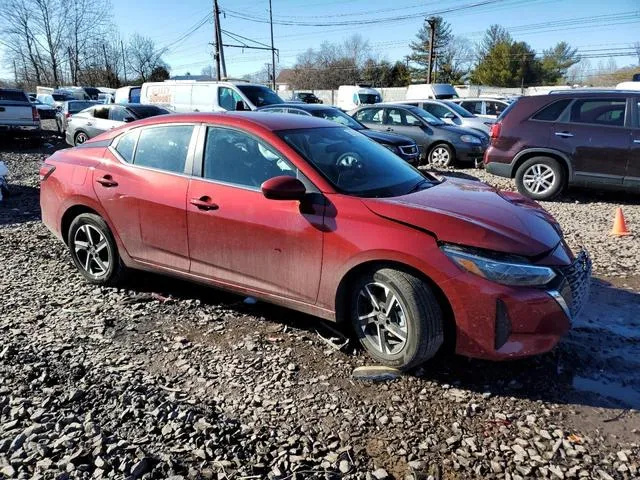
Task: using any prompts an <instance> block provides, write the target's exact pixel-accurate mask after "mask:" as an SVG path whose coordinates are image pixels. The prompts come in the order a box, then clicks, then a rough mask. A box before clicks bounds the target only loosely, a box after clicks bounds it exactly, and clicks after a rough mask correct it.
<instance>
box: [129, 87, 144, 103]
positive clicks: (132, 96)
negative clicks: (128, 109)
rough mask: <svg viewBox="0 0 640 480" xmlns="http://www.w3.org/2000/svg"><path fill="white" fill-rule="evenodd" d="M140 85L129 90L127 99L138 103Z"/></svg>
mask: <svg viewBox="0 0 640 480" xmlns="http://www.w3.org/2000/svg"><path fill="white" fill-rule="evenodd" d="M141 89H142V87H135V88H132V89H131V90H129V101H130V102H131V103H140V91H141Z"/></svg>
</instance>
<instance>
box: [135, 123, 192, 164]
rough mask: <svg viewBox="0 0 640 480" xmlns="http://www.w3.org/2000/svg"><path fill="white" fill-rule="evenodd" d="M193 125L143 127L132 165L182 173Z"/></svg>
mask: <svg viewBox="0 0 640 480" xmlns="http://www.w3.org/2000/svg"><path fill="white" fill-rule="evenodd" d="M192 134H193V125H170V126H162V127H150V128H145V129H144V130H142V131H141V132H140V138H139V139H138V145H137V147H136V153H135V157H134V160H133V163H134V165H138V166H141V167H149V168H156V169H158V170H165V171H167V172H174V173H184V167H185V164H186V161H187V153H188V151H189V144H190V143H191V136H192Z"/></svg>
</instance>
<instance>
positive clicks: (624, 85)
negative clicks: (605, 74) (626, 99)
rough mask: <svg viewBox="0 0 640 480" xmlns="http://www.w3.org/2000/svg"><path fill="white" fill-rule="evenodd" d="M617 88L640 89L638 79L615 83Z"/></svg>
mask: <svg viewBox="0 0 640 480" xmlns="http://www.w3.org/2000/svg"><path fill="white" fill-rule="evenodd" d="M616 89H617V90H640V81H633V82H622V83H619V84H618V85H616Z"/></svg>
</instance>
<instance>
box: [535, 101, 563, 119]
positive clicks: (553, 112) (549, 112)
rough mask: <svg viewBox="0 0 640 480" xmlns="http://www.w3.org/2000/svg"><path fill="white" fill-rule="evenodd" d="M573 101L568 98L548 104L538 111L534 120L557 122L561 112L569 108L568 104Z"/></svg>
mask: <svg viewBox="0 0 640 480" xmlns="http://www.w3.org/2000/svg"><path fill="white" fill-rule="evenodd" d="M570 103H571V99H570V98H567V99H564V100H558V101H557V102H553V103H552V104H551V105H547V106H546V107H544V108H543V109H542V110H540V111H539V112H538V113H536V114H535V115H534V116H533V117H531V118H532V119H533V120H543V121H546V122H555V121H556V120H557V119H558V117H560V114H561V113H562V112H564V109H565V108H567V105H569V104H570Z"/></svg>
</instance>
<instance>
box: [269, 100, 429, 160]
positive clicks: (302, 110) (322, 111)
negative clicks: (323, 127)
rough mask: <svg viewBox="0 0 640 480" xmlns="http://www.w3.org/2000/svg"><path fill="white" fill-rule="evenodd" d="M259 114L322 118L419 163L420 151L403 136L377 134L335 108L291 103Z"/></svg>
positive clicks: (385, 133) (411, 141)
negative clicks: (351, 129) (355, 131)
mask: <svg viewBox="0 0 640 480" xmlns="http://www.w3.org/2000/svg"><path fill="white" fill-rule="evenodd" d="M258 111H259V112H268V113H292V114H295V115H309V116H313V117H318V118H324V119H325V120H331V121H333V122H336V123H339V124H341V125H345V126H347V127H349V128H353V129H354V130H357V131H358V132H360V133H362V134H363V135H365V136H367V137H369V138H370V139H371V140H373V141H374V142H378V143H379V144H380V145H382V146H383V147H385V148H387V149H389V150H391V151H392V152H393V153H395V154H396V155H398V156H399V157H400V158H402V159H403V160H405V161H406V162H408V163H410V164H411V165H416V166H417V165H418V163H419V161H420V149H419V148H418V145H417V144H416V142H415V141H414V140H413V139H412V138H409V137H407V136H405V135H397V134H395V133H389V132H378V131H376V130H373V129H371V128H368V127H365V126H364V125H363V124H362V123H360V122H358V121H357V120H355V119H354V118H352V117H350V116H349V115H347V114H346V113H344V112H343V111H342V110H339V109H337V108H335V107H328V106H325V105H307V104H304V103H292V104H286V103H283V104H282V105H270V106H267V107H262V108H259V109H258Z"/></svg>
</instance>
